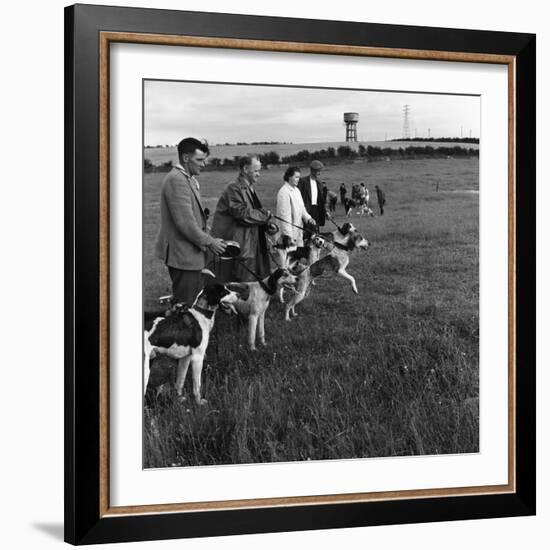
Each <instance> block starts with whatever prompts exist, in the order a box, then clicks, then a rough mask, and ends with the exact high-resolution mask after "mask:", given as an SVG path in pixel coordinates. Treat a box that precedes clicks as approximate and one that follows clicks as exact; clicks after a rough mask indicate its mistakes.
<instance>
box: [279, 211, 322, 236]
mask: <svg viewBox="0 0 550 550" xmlns="http://www.w3.org/2000/svg"><path fill="white" fill-rule="evenodd" d="M271 217H272V218H275V219H276V220H279V221H281V222H284V223H288V225H292V227H295V228H296V229H301V230H302V231H309V229H304V228H303V227H300V226H299V225H296V224H295V223H292V222H289V221H288V220H285V219H284V218H280V217H279V216H276V215H275V214H271ZM313 233H315V231H313Z"/></svg>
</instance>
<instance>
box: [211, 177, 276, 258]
mask: <svg viewBox="0 0 550 550" xmlns="http://www.w3.org/2000/svg"><path fill="white" fill-rule="evenodd" d="M249 188H250V185H249V183H248V181H247V180H246V179H245V177H244V176H243V175H242V174H239V176H238V177H237V179H236V181H234V182H233V183H230V184H228V185H227V186H226V187H225V189H224V190H223V192H222V195H221V197H220V199H219V200H218V204H217V206H216V212H215V214H214V221H213V222H212V235H213V236H214V237H219V238H221V239H225V240H230V241H237V242H238V243H239V245H240V246H241V255H240V257H241V258H254V257H255V256H256V253H257V250H258V245H259V239H260V231H264V229H265V227H264V226H265V225H266V223H267V221H268V219H269V214H268V212H267V210H265V209H264V208H255V207H254V202H253V199H252V195H251V192H250V189H249Z"/></svg>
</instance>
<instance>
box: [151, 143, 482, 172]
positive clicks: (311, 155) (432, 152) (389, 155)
mask: <svg viewBox="0 0 550 550" xmlns="http://www.w3.org/2000/svg"><path fill="white" fill-rule="evenodd" d="M257 156H258V158H259V160H260V162H261V163H262V165H263V166H276V165H280V164H303V163H308V162H311V161H312V160H324V161H328V163H329V164H331V163H335V162H338V161H340V160H342V159H344V160H353V159H357V158H364V159H366V160H369V161H376V160H386V159H395V160H407V159H415V158H442V157H461V158H465V157H478V156H479V149H474V148H472V147H470V148H465V147H460V146H459V145H455V146H453V147H432V146H430V145H427V146H423V147H422V146H410V147H399V148H395V149H393V148H391V147H374V146H372V145H368V146H367V147H365V146H364V145H363V144H360V145H359V146H358V148H357V149H355V148H353V147H350V146H349V145H341V146H340V147H337V148H334V147H328V148H327V149H321V150H319V151H308V150H307V149H304V150H302V151H298V152H297V153H295V154H293V155H286V156H283V157H281V156H280V155H279V154H278V153H277V152H275V151H270V152H269V153H260V154H258V155H257ZM241 158H242V156H234V157H232V158H224V159H221V158H217V157H212V158H210V159H209V160H208V165H207V166H206V170H208V169H211V170H219V169H225V168H228V169H229V168H230V169H234V168H237V167H238V166H239V163H240V160H241ZM172 167H173V163H172V161H171V160H169V161H168V162H164V163H163V164H160V165H155V164H153V163H152V162H151V161H150V160H149V159H147V158H146V159H145V160H144V161H143V168H144V171H145V172H147V173H149V172H169V171H170V170H171V169H172Z"/></svg>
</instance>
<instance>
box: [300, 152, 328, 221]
mask: <svg viewBox="0 0 550 550" xmlns="http://www.w3.org/2000/svg"><path fill="white" fill-rule="evenodd" d="M324 168H325V167H324V165H323V163H322V162H321V161H320V160H314V161H312V163H311V164H310V165H309V176H305V177H303V178H300V181H299V182H298V189H299V190H300V193H301V194H302V199H303V200H304V205H305V207H306V210H307V212H308V214H309V215H310V216H311V217H312V218H313V219H314V220H315V223H316V224H317V225H318V226H319V227H321V226H323V225H325V219H326V209H325V203H324V201H323V189H322V187H321V182H320V181H319V176H320V175H321V171H322V170H323V169H324Z"/></svg>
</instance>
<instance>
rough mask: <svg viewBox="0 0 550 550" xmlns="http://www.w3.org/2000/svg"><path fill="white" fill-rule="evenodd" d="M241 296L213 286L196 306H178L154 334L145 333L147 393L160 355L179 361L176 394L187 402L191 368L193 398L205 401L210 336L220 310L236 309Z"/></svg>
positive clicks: (154, 328) (158, 323)
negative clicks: (154, 359)
mask: <svg viewBox="0 0 550 550" xmlns="http://www.w3.org/2000/svg"><path fill="white" fill-rule="evenodd" d="M238 298H239V296H238V294H237V293H236V292H234V291H233V290H229V289H228V288H227V287H225V286H224V285H221V284H218V283H216V284H209V285H207V286H206V287H205V288H204V289H203V290H201V291H200V292H199V294H198V295H197V298H196V300H195V302H194V304H193V305H192V306H191V307H190V308H188V307H187V306H186V305H185V304H175V305H174V306H172V307H171V308H170V309H169V310H168V311H167V314H166V316H165V317H157V318H156V319H155V320H154V321H153V326H152V327H151V329H150V330H148V331H147V330H146V331H145V333H144V352H145V359H144V362H143V393H144V394H145V392H146V390H147V384H148V382H149V373H150V360H151V358H152V357H154V356H156V355H166V356H168V357H171V358H172V359H177V361H178V367H177V373H176V392H177V395H178V397H180V398H182V399H183V384H184V382H185V376H186V375H187V370H188V368H189V365H191V369H192V374H193V395H194V396H195V401H196V402H197V404H199V405H205V404H206V399H202V398H201V373H202V365H203V361H204V355H205V353H206V348H207V347H208V341H209V338H210V332H211V331H212V328H213V327H214V318H215V315H216V311H217V310H218V308H220V307H221V308H223V309H229V310H231V309H232V305H233V304H235V303H236V302H237V300H238Z"/></svg>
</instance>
